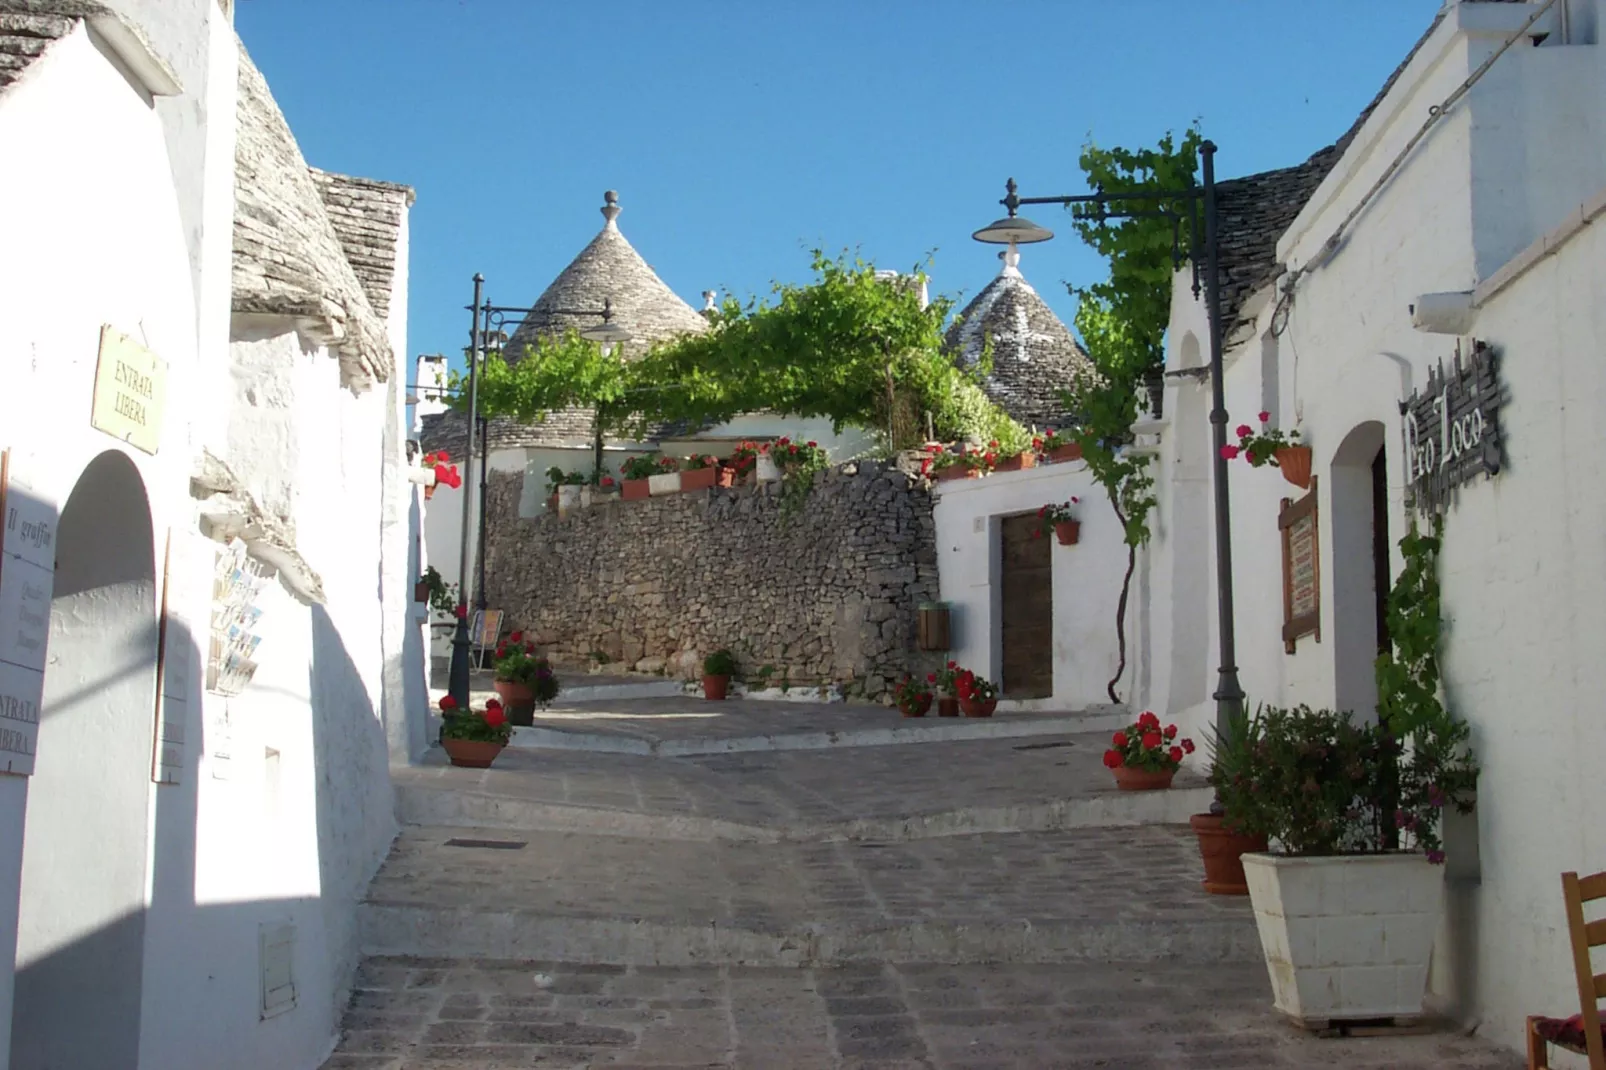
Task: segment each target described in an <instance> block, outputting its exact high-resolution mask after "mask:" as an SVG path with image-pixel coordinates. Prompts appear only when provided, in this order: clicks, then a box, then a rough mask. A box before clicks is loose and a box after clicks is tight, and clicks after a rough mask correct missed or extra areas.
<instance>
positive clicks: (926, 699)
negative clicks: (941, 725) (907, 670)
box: [892, 676, 931, 717]
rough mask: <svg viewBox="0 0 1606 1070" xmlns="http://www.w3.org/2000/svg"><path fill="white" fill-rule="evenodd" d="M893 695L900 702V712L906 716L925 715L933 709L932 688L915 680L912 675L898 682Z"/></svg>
mask: <svg viewBox="0 0 1606 1070" xmlns="http://www.w3.org/2000/svg"><path fill="white" fill-rule="evenodd" d="M928 682H929V680H928ZM892 697H893V700H894V701H896V702H897V703H898V712H900V713H902V714H903V715H904V716H905V717H924V716H925V715H926V711H927V710H929V709H931V688H930V687H927V686H925V685H923V684H919V683H917V682H915V680H914V678H913V677H911V676H905V677H904V678H903V679H902V680H901V681H899V682H898V686H897V687H895V688H893V689H892Z"/></svg>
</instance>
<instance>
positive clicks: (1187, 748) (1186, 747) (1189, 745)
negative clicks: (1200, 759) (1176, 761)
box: [1182, 739, 1193, 754]
mask: <svg viewBox="0 0 1606 1070" xmlns="http://www.w3.org/2000/svg"><path fill="white" fill-rule="evenodd" d="M1182 750H1183V752H1184V753H1187V754H1192V753H1193V740H1191V739H1185V740H1183V741H1182Z"/></svg>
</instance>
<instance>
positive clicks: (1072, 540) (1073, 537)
mask: <svg viewBox="0 0 1606 1070" xmlns="http://www.w3.org/2000/svg"><path fill="white" fill-rule="evenodd" d="M1054 537H1055V538H1056V539H1058V540H1059V541H1060V545H1061V546H1075V545H1076V544H1077V541H1078V540H1080V539H1081V537H1082V522H1081V521H1080V520H1061V521H1059V522H1058V523H1056V524H1055V525H1054Z"/></svg>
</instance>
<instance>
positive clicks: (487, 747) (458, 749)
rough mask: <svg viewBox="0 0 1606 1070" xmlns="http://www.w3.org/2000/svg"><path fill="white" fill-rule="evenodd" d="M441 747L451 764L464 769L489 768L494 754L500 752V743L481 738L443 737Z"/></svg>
mask: <svg viewBox="0 0 1606 1070" xmlns="http://www.w3.org/2000/svg"><path fill="white" fill-rule="evenodd" d="M441 749H442V750H444V751H445V752H446V756H447V757H448V758H450V759H451V760H452V764H453V765H460V766H462V767H464V768H465V769H489V768H490V767H491V763H492V762H494V761H496V756H497V755H498V754H501V753H502V744H500V743H490V742H487V741H485V740H483V739H443V740H441Z"/></svg>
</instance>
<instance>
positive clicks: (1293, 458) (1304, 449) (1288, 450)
mask: <svg viewBox="0 0 1606 1070" xmlns="http://www.w3.org/2000/svg"><path fill="white" fill-rule="evenodd" d="M1275 456H1276V458H1277V467H1278V468H1280V469H1281V470H1282V473H1283V478H1284V479H1286V480H1288V482H1290V483H1292V484H1293V485H1294V486H1296V487H1299V488H1301V489H1303V490H1309V489H1310V447H1309V446H1279V447H1278V448H1277V453H1276V454H1275Z"/></svg>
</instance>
